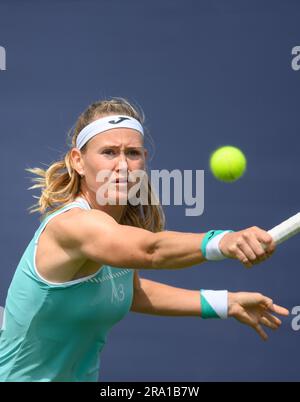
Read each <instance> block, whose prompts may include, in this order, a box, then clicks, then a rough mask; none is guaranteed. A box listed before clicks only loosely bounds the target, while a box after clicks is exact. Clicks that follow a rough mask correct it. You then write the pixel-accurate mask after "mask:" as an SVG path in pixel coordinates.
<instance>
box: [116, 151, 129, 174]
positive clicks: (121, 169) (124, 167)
mask: <svg viewBox="0 0 300 402" xmlns="http://www.w3.org/2000/svg"><path fill="white" fill-rule="evenodd" d="M116 171H117V172H118V173H123V174H125V173H126V174H127V171H128V163H127V159H126V156H125V155H124V153H123V152H121V153H120V158H119V160H118V162H117V167H116Z"/></svg>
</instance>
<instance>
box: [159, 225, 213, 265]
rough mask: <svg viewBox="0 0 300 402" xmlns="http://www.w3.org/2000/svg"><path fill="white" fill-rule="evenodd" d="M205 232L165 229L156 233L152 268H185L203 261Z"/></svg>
mask: <svg viewBox="0 0 300 402" xmlns="http://www.w3.org/2000/svg"><path fill="white" fill-rule="evenodd" d="M204 236H205V233H202V234H196V233H181V232H171V231H164V232H159V233H155V237H154V242H153V254H152V268H154V269H156V268H164V269H174V268H184V267H189V266H192V265H197V264H200V263H202V262H203V261H204V260H205V259H204V257H203V255H202V253H201V243H202V240H203V238H204Z"/></svg>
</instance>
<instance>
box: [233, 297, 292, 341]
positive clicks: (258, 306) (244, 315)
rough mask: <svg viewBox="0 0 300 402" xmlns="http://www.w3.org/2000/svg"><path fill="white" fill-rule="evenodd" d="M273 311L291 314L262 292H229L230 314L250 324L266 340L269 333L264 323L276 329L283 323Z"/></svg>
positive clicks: (284, 314) (283, 314) (285, 314)
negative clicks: (265, 329)
mask: <svg viewBox="0 0 300 402" xmlns="http://www.w3.org/2000/svg"><path fill="white" fill-rule="evenodd" d="M272 313H276V314H280V315H282V316H288V315H289V311H288V310H287V309H286V308H284V307H281V306H277V305H276V304H273V300H271V299H269V298H268V297H266V296H264V295H262V294H260V293H246V292H238V293H228V316H229V317H234V318H235V319H236V320H238V321H239V322H241V323H242V324H245V325H249V326H250V327H251V328H253V329H254V330H255V331H256V332H257V333H258V334H259V336H260V337H261V338H262V339H263V340H264V341H266V340H267V339H268V335H267V334H266V333H265V331H264V330H263V328H262V325H264V326H265V327H268V328H271V329H273V330H276V329H278V328H279V327H280V325H281V324H282V322H281V321H280V320H279V318H277V317H275V316H274V315H273V314H272Z"/></svg>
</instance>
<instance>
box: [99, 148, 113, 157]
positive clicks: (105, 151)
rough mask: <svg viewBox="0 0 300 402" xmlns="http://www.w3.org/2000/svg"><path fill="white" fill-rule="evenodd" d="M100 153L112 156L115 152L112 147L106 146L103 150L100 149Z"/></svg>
mask: <svg viewBox="0 0 300 402" xmlns="http://www.w3.org/2000/svg"><path fill="white" fill-rule="evenodd" d="M102 153H103V154H105V155H110V156H113V155H115V153H116V152H115V150H114V149H112V148H107V149H104V150H103V151H102Z"/></svg>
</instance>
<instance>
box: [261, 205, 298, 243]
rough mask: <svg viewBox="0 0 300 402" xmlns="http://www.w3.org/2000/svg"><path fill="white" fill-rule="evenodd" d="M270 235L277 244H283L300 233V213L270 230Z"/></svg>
mask: <svg viewBox="0 0 300 402" xmlns="http://www.w3.org/2000/svg"><path fill="white" fill-rule="evenodd" d="M268 233H269V234H270V235H271V236H272V237H273V239H274V241H275V243H276V244H280V243H283V242H284V241H286V240H288V239H289V238H290V237H292V236H295V235H296V234H297V233H300V212H298V213H297V214H296V215H294V216H292V217H291V218H289V219H287V220H286V221H284V222H282V223H280V224H279V225H277V226H275V227H274V228H273V229H270V230H269V231H268Z"/></svg>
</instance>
